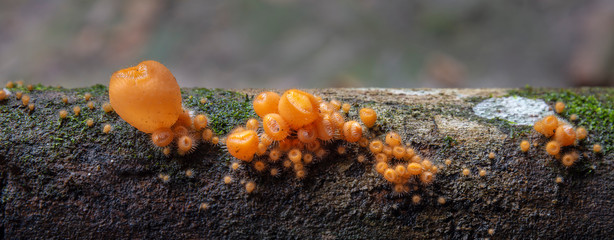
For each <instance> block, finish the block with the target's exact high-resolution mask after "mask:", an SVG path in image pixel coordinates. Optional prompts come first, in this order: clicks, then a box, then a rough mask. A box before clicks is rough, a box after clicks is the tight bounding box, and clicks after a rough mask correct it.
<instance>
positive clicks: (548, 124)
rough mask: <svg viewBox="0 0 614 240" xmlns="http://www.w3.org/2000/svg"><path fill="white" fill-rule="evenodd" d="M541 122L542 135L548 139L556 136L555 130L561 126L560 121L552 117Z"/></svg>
mask: <svg viewBox="0 0 614 240" xmlns="http://www.w3.org/2000/svg"><path fill="white" fill-rule="evenodd" d="M541 121H542V131H541V132H540V133H541V134H543V135H544V136H546V137H551V136H552V135H554V130H556V128H557V127H558V126H559V120H558V119H557V118H556V117H555V116H554V115H550V116H547V117H545V118H544V119H542V120H541Z"/></svg>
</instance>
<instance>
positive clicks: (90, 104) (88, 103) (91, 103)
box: [87, 101, 94, 110]
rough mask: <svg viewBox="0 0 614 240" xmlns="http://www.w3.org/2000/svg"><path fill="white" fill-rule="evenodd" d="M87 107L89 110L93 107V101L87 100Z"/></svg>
mask: <svg viewBox="0 0 614 240" xmlns="http://www.w3.org/2000/svg"><path fill="white" fill-rule="evenodd" d="M87 107H88V108H89V109H90V110H91V109H94V103H93V102H91V101H90V102H87Z"/></svg>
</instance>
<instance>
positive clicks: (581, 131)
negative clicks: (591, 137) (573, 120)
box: [576, 127, 588, 140]
mask: <svg viewBox="0 0 614 240" xmlns="http://www.w3.org/2000/svg"><path fill="white" fill-rule="evenodd" d="M587 135H588V132H587V131H586V128H584V127H578V129H576V139H578V140H584V139H585V138H586V136H587Z"/></svg>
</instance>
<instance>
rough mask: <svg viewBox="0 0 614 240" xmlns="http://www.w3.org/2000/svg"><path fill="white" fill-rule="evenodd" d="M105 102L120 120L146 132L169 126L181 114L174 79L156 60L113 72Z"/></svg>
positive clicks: (179, 97) (179, 96)
mask: <svg viewBox="0 0 614 240" xmlns="http://www.w3.org/2000/svg"><path fill="white" fill-rule="evenodd" d="M109 99H110V101H111V105H112V106H113V109H114V110H115V112H117V114H118V115H119V116H120V117H121V118H122V119H124V121H126V122H128V123H129V124H130V125H132V126H134V127H136V128H137V129H139V130H140V131H143V132H146V133H151V132H153V131H155V130H156V129H159V128H163V127H170V126H172V125H173V124H175V122H176V121H177V119H178V118H179V114H181V113H182V112H183V108H182V107H181V91H180V89H179V85H178V84H177V80H175V77H174V76H173V74H172V73H171V71H170V70H168V68H166V67H165V66H164V65H162V64H161V63H159V62H156V61H144V62H141V63H139V64H138V65H137V66H135V67H130V68H126V69H122V70H119V71H117V72H115V73H113V75H112V76H111V79H110V82H109Z"/></svg>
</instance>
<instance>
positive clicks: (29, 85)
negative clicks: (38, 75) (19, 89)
mask: <svg viewBox="0 0 614 240" xmlns="http://www.w3.org/2000/svg"><path fill="white" fill-rule="evenodd" d="M26 89H28V91H32V90H34V86H32V84H28V86H26Z"/></svg>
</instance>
